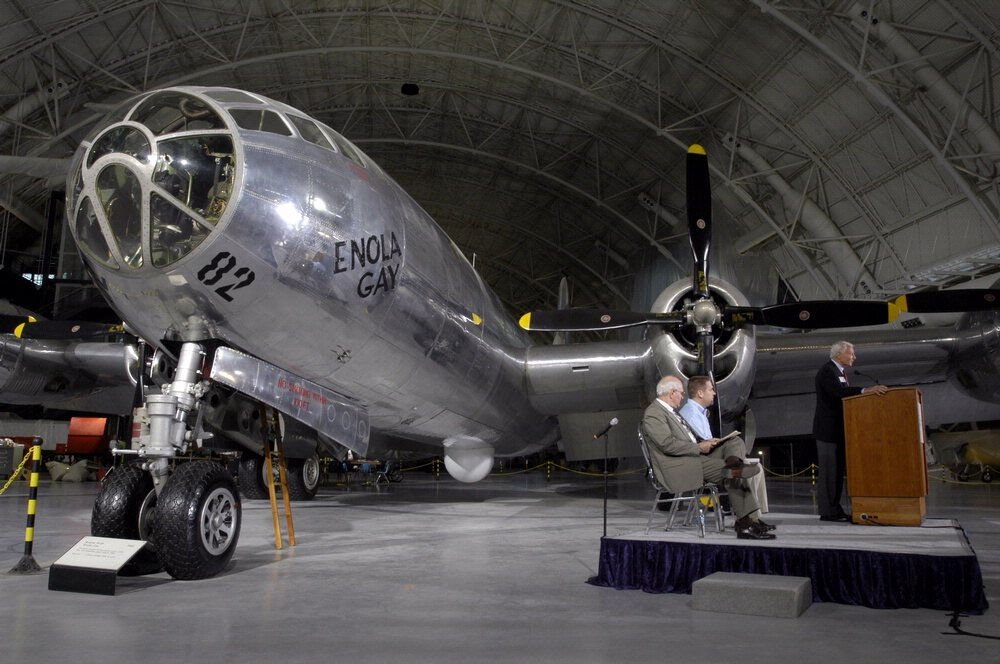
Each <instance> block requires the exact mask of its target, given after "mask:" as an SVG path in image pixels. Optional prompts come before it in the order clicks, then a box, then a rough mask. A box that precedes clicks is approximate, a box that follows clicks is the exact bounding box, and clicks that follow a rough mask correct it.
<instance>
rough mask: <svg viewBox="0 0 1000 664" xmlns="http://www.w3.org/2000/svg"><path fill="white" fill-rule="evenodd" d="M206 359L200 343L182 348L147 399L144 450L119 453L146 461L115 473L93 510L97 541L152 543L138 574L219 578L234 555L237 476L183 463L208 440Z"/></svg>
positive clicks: (212, 465) (213, 466) (202, 463)
mask: <svg viewBox="0 0 1000 664" xmlns="http://www.w3.org/2000/svg"><path fill="white" fill-rule="evenodd" d="M204 357H205V352H204V350H203V349H202V347H201V345H200V344H197V343H191V342H188V343H185V344H184V345H183V346H181V351H180V354H179V356H178V361H177V369H176V371H175V372H174V380H173V382H171V383H168V384H166V385H164V386H163V393H162V394H150V395H148V396H147V397H146V402H145V404H144V407H145V417H144V419H143V432H142V435H141V436H140V439H139V444H138V446H137V447H136V449H129V450H115V453H116V454H123V455H134V456H137V457H138V458H139V459H141V462H140V463H138V464H127V465H122V466H120V467H119V468H118V469H116V470H115V471H113V472H112V473H111V474H110V475H109V476H108V479H109V480H110V483H109V482H108V479H106V480H105V485H104V486H103V487H102V489H101V493H100V494H99V495H98V499H97V502H96V503H95V505H94V512H93V515H92V518H91V531H92V532H93V533H94V534H95V535H100V534H103V535H106V536H111V537H121V538H126V539H145V540H147V541H148V542H149V544H147V546H146V547H145V548H144V550H143V551H141V552H140V553H139V554H138V556H137V558H136V559H134V560H133V562H134V563H135V565H134V566H133V569H132V570H131V572H132V573H134V574H143V573H149V572H153V571H157V570H158V569H159V568H160V567H161V566H162V568H163V569H165V570H166V571H167V572H168V573H169V574H170V575H171V576H173V577H174V578H177V579H203V578H206V577H210V576H213V575H215V574H218V573H219V572H221V571H222V570H223V569H224V568H225V567H226V565H227V564H228V563H229V560H230V559H231V558H232V555H233V552H234V551H235V550H236V543H237V541H238V540H239V536H240V525H241V523H242V520H243V519H242V508H241V506H240V498H239V491H238V490H237V488H236V483H235V482H234V481H233V479H232V477H231V476H230V475H229V473H228V472H227V471H226V469H225V468H223V466H222V465H221V464H219V463H217V462H215V461H211V460H207V459H199V460H195V461H187V462H177V457H179V456H183V455H189V454H191V453H193V452H195V451H196V449H197V448H199V447H200V446H201V439H202V438H203V437H205V433H204V432H203V431H202V429H201V422H200V417H199V414H200V411H199V403H200V402H199V400H200V399H201V397H202V396H203V395H204V394H205V392H206V391H207V389H208V383H207V381H203V380H201V367H202V364H203V362H204ZM147 425H148V426H147ZM150 545H152V546H151V547H150ZM130 565H132V563H130Z"/></svg>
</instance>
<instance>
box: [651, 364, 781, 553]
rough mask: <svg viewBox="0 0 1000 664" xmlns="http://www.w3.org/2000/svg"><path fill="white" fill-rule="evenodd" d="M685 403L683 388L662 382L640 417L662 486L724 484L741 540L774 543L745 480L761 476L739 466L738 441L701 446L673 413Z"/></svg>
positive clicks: (755, 468)
mask: <svg viewBox="0 0 1000 664" xmlns="http://www.w3.org/2000/svg"><path fill="white" fill-rule="evenodd" d="M683 401H684V383H683V382H681V380H680V378H677V377H676V376H664V377H663V378H662V379H660V382H659V383H657V385H656V400H655V401H653V403H651V404H650V405H649V407H648V408H646V412H645V414H644V415H643V417H642V433H643V436H644V437H645V439H646V444H647V446H648V447H649V457H650V462H651V463H652V465H653V471H654V472H655V473H656V474H657V476H658V478H659V480H660V482H661V483H662V484H663V485H664V486H666V487H667V489H668V490H670V491H671V492H673V493H680V492H681V491H688V490H690V489H697V488H698V487H700V486H701V485H703V484H704V483H705V482H714V483H723V484H724V485H725V487H726V489H727V490H728V491H729V501H730V503H731V504H732V507H733V513H734V514H735V515H736V524H735V526H734V529H735V530H736V536H737V537H738V538H740V539H774V534H773V533H771V532H770V531H771V530H774V526H771V525H768V524H766V523H764V522H763V521H761V520H760V511H759V509H758V507H757V500H756V499H755V498H754V496H753V492H752V491H751V490H750V488H749V487H748V486H747V482H746V480H745V479H744V478H747V477H752V476H753V475H756V474H757V473H759V472H760V464H747V463H744V461H743V455H744V454H745V450H746V446H745V444H744V443H743V440H742V439H740V438H738V437H737V438H732V439H730V440H728V441H726V442H725V443H722V444H721V445H720V444H719V439H717V438H710V439H708V440H699V439H698V436H697V435H696V434H695V433H694V431H693V430H692V429H691V427H690V426H689V425H688V424H687V422H685V421H684V418H683V417H681V416H680V414H679V413H678V412H677V411H678V407H679V406H680V405H681V402H683Z"/></svg>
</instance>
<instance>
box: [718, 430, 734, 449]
mask: <svg viewBox="0 0 1000 664" xmlns="http://www.w3.org/2000/svg"><path fill="white" fill-rule="evenodd" d="M740 433H741V432H740V431H731V432H730V433H727V434H726V435H725V436H723V437H722V438H720V439H719V440H717V441H716V443H715V445H713V446H712V447H718V446H719V445H722V444H723V443H725V442H726V441H729V440H732V439H733V438H736V437H737V436H738V435H740Z"/></svg>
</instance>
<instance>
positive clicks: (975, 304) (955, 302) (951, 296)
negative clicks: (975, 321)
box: [894, 288, 1000, 314]
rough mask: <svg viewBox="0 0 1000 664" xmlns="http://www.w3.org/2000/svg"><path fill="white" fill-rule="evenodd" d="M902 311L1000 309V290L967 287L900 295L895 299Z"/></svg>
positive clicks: (940, 311)
mask: <svg viewBox="0 0 1000 664" xmlns="http://www.w3.org/2000/svg"><path fill="white" fill-rule="evenodd" d="M894 304H895V305H896V306H897V307H899V309H900V311H903V312H909V313H911V314H938V313H951V312H959V311H989V310H990V309H1000V290H994V289H989V288H967V289H957V290H947V291H944V290H941V291H928V292H925V293H909V294H908V295H900V296H899V297H897V298H896V299H895V301H894Z"/></svg>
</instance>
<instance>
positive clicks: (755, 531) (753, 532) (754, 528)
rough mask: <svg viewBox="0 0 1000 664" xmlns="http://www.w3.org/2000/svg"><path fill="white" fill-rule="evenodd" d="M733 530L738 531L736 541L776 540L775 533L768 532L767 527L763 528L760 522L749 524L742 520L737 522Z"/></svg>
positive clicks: (750, 522)
mask: <svg viewBox="0 0 1000 664" xmlns="http://www.w3.org/2000/svg"><path fill="white" fill-rule="evenodd" d="M748 521H749V520H748ZM733 529H734V530H735V531H736V539H752V540H773V539H776V538H775V536H774V533H770V532H768V530H767V527H766V526H761V525H760V522H759V521H749V522H748V523H745V522H744V521H743V519H740V520H738V521H737V522H736V525H735V526H733Z"/></svg>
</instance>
